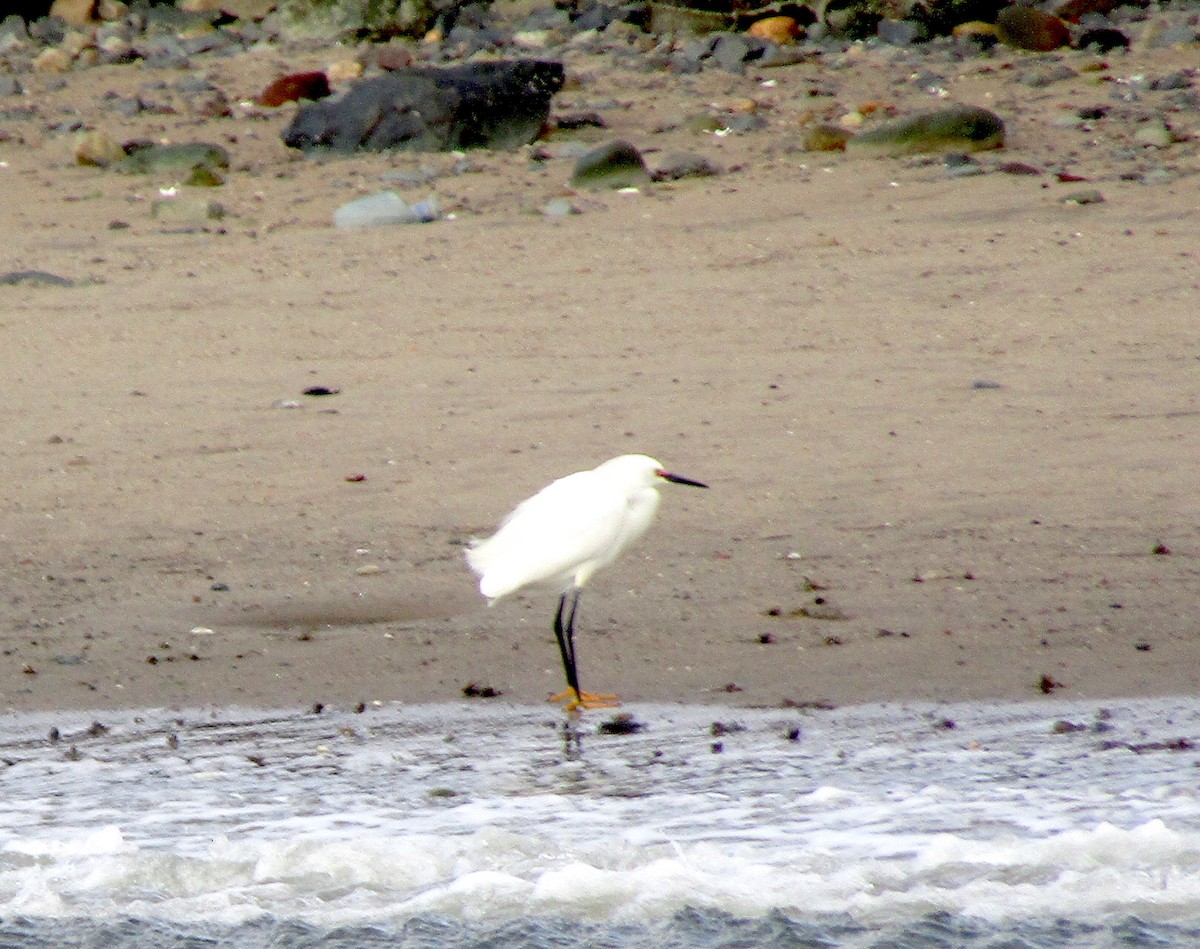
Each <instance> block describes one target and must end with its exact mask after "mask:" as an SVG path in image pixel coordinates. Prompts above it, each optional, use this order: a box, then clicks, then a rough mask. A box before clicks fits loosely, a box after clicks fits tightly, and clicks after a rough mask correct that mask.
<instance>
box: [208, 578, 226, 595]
mask: <svg viewBox="0 0 1200 949" xmlns="http://www.w3.org/2000/svg"><path fill="white" fill-rule="evenodd" d="M209 589H210V590H212V591H213V592H214V593H228V592H229V584H228V583H222V582H221V581H220V580H218V581H217V582H216V583H214V584H212V585H211V586H210V587H209Z"/></svg>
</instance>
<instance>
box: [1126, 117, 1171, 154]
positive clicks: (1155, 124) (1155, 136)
mask: <svg viewBox="0 0 1200 949" xmlns="http://www.w3.org/2000/svg"><path fill="white" fill-rule="evenodd" d="M1133 140H1134V141H1135V142H1140V143H1141V144H1142V145H1149V146H1151V147H1153V148H1168V147H1170V146H1171V145H1172V144H1174V141H1175V137H1174V136H1173V135H1172V134H1171V130H1170V129H1169V128H1167V124H1166V123H1165V122H1163V120H1162V119H1154V120H1152V121H1150V122H1147V123H1146V124H1145V125H1143V126H1141V127H1140V128H1139V129H1138V130H1137V131H1136V132H1134V133H1133Z"/></svg>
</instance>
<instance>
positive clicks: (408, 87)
mask: <svg viewBox="0 0 1200 949" xmlns="http://www.w3.org/2000/svg"><path fill="white" fill-rule="evenodd" d="M562 84H563V67H562V63H558V62H547V61H542V60H534V59H516V60H495V61H479V62H472V63H467V64H465V65H462V66H452V67H445V68H436V67H418V68H412V69H404V70H397V71H395V72H392V73H389V74H387V75H385V76H378V77H375V78H372V79H366V80H362V81H360V82H357V83H355V84H354V86H353V87H352V88H351V89H350V91H349V92H347V93H346V94H345V95H344V96H341V97H338V98H336V99H325V100H322V101H320V102H314V103H306V104H305V105H302V106H301V107H300V109H299V111H297V113H296V115H295V117H294V118H293V119H292V122H291V124H290V125H289V126H288V127H287V129H285V130H284V133H283V140H284V142H285V143H286V144H287V145H288V146H289V147H291V148H300V149H305V150H309V149H325V148H328V149H333V150H335V151H354V150H357V149H366V150H369V151H384V150H387V149H399V150H403V151H455V150H459V149H466V148H493V149H507V148H515V147H517V146H519V145H524V144H527V143H528V142H531V141H533V140H534V139H535V138H536V137H537V135H538V133H539V132H540V131H541V128H542V126H543V124H544V123H545V121H546V119H547V118H548V117H549V115H550V99H551V97H552V96H553V95H554V93H556V92H557V91H558V90H559V89H561V88H562Z"/></svg>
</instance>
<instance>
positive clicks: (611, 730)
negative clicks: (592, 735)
mask: <svg viewBox="0 0 1200 949" xmlns="http://www.w3.org/2000/svg"><path fill="white" fill-rule="evenodd" d="M645 727H646V726H645V725H643V724H642V723H641V722H639V721H638V720H637V719H635V718H634V717H633V716H632V715H630V714H629V713H628V712H622V713H621V714H620V715H614V716H613V717H612V718H610V719H609V720H608V721H606V722H601V723H600V724H599V726H598V727H597V728H596V731H597V732H599V733H600V734H601V735H635V734H637V733H638V732H640V731H642V730H643V729H644V728H645Z"/></svg>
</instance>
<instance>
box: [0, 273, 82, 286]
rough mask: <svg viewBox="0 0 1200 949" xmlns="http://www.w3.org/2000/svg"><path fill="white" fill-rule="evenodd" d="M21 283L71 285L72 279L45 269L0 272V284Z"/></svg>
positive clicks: (73, 282) (73, 283)
mask: <svg viewBox="0 0 1200 949" xmlns="http://www.w3.org/2000/svg"><path fill="white" fill-rule="evenodd" d="M21 285H29V286H37V287H73V286H75V281H74V280H68V279H67V278H66V277H60V276H59V275H58V274H55V273H50V272H48V271H45V270H11V271H9V272H8V273H5V274H0V286H3V287H16V286H21Z"/></svg>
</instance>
